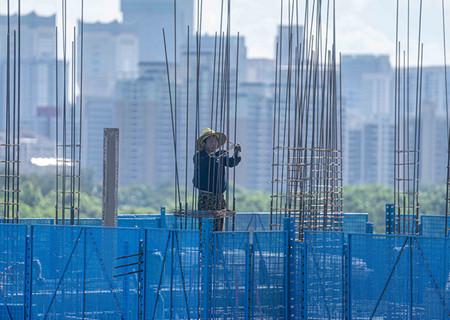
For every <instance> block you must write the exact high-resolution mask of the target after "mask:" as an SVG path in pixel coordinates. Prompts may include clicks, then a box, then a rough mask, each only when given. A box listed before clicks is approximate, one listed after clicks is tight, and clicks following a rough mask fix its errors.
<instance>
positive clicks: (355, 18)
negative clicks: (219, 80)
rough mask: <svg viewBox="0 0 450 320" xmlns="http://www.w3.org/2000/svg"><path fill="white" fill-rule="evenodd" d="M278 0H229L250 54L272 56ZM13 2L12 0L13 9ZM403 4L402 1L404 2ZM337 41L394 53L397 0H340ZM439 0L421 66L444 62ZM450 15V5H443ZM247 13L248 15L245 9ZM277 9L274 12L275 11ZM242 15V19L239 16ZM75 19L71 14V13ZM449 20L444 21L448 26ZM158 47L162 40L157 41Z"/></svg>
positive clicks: (50, 7) (35, 4)
mask: <svg viewBox="0 0 450 320" xmlns="http://www.w3.org/2000/svg"><path fill="white" fill-rule="evenodd" d="M280 1H281V0H279V1H274V0H258V1H240V2H236V3H233V7H232V16H233V17H236V18H234V20H233V26H232V32H233V33H234V34H236V33H237V32H238V31H239V32H240V33H241V35H243V36H245V37H246V38H247V43H248V48H249V56H250V57H254V58H273V57H274V55H275V52H274V51H275V50H274V47H275V45H274V41H275V36H276V33H277V26H278V25H279V20H280V14H279V13H280ZM56 3H59V2H58V1H55V0H39V1H37V0H24V1H23V5H22V12H23V13H28V12H30V11H33V10H35V11H37V12H38V13H39V14H45V15H49V14H53V13H55V12H56V11H57V5H56ZM14 5H15V4H13V3H11V6H12V10H13V11H14ZM403 5H405V4H403ZM69 6H72V8H73V10H71V11H72V12H78V11H79V5H78V1H73V2H71V3H69ZM336 9H337V14H338V15H339V16H341V18H340V19H338V20H337V25H336V28H337V34H338V39H337V44H338V51H341V52H342V53H343V54H363V53H366V54H367V53H372V54H388V55H389V56H390V58H391V61H392V59H393V56H394V54H395V10H396V7H395V2H394V1H390V0H380V1H373V0H344V1H338V2H337V3H336ZM440 10H441V1H440V0H429V1H426V2H425V3H424V4H423V20H424V21H423V35H422V36H423V38H424V39H426V41H425V47H424V50H425V56H424V65H440V64H443V60H444V58H443V55H442V15H441V11H440ZM0 12H1V13H5V12H6V4H5V3H3V4H0ZM204 12H205V14H204V30H205V33H208V34H213V33H214V31H216V30H217V26H218V25H219V18H220V17H219V16H218V15H217V14H211V13H217V12H220V1H219V0H216V1H208V2H207V3H205V4H204ZM446 12H447V13H448V15H449V16H450V6H447V7H446ZM248 13H251V14H248ZM274 13H276V14H274ZM243 15H245V16H246V19H239V17H241V16H243ZM411 15H412V16H415V15H417V4H416V3H414V2H412V3H411ZM85 19H86V21H87V22H112V21H115V20H119V21H120V20H121V19H122V15H121V12H120V0H97V1H95V2H89V3H87V2H86V4H85ZM72 20H74V17H72ZM448 25H449V24H448V23H447V26H448ZM415 27H416V26H414V25H412V26H411V34H412V43H411V46H413V47H414V46H415V45H414V41H415V39H416V37H417V35H416V30H415V29H416V28H415ZM161 46H162V40H161Z"/></svg>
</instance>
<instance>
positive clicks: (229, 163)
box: [224, 145, 241, 168]
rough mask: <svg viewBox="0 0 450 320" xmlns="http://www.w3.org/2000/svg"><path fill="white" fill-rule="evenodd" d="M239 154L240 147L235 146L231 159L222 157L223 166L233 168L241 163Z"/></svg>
mask: <svg viewBox="0 0 450 320" xmlns="http://www.w3.org/2000/svg"><path fill="white" fill-rule="evenodd" d="M240 152H241V146H240V145H236V146H235V147H234V154H233V156H232V157H229V156H228V155H226V156H225V157H224V159H225V161H224V164H225V166H227V167H230V168H233V167H236V166H237V165H238V164H239V163H240V162H241V156H240V154H239V153H240Z"/></svg>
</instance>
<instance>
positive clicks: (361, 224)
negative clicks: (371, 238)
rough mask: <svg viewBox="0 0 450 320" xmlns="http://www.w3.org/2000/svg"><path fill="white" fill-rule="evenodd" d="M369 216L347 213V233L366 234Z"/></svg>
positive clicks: (345, 226) (345, 224) (345, 219)
mask: <svg viewBox="0 0 450 320" xmlns="http://www.w3.org/2000/svg"><path fill="white" fill-rule="evenodd" d="M368 221H369V215H368V214H367V213H346V214H344V224H343V228H344V232H345V233H366V232H367V223H368Z"/></svg>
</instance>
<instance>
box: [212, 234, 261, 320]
mask: <svg viewBox="0 0 450 320" xmlns="http://www.w3.org/2000/svg"><path fill="white" fill-rule="evenodd" d="M213 241H214V246H213V248H214V252H213V257H212V263H211V267H212V268H211V271H210V272H211V302H210V305H211V318H221V317H223V318H229V319H242V318H246V319H248V317H250V315H251V314H252V312H253V311H252V309H251V303H250V301H254V296H253V295H252V294H251V293H252V292H251V290H250V289H249V288H250V286H252V283H251V282H252V281H253V279H252V278H253V277H252V275H251V274H250V272H249V270H250V268H251V265H252V263H254V262H252V259H251V256H250V251H249V249H250V248H249V234H248V233H246V232H233V233H232V232H223V233H215V234H214V240H213ZM253 261H254V259H253ZM204 267H208V266H207V265H204ZM205 280H206V281H207V279H205Z"/></svg>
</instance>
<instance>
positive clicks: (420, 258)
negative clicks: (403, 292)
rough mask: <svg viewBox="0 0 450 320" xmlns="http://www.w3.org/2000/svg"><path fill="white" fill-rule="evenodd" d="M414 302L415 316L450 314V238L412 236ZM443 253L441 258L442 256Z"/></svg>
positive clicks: (431, 317) (433, 316)
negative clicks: (448, 239) (449, 241)
mask: <svg viewBox="0 0 450 320" xmlns="http://www.w3.org/2000/svg"><path fill="white" fill-rule="evenodd" d="M412 248H413V252H412V265H411V266H410V270H409V271H410V274H412V292H411V293H410V294H411V295H412V296H411V298H412V306H411V312H412V315H413V318H414V319H448V317H449V316H450V307H449V306H450V286H449V285H450V282H449V278H448V275H449V271H450V264H449V257H448V256H447V255H448V253H449V246H448V241H447V239H444V238H441V239H432V238H423V237H417V238H412ZM438 257H439V258H438Z"/></svg>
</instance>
